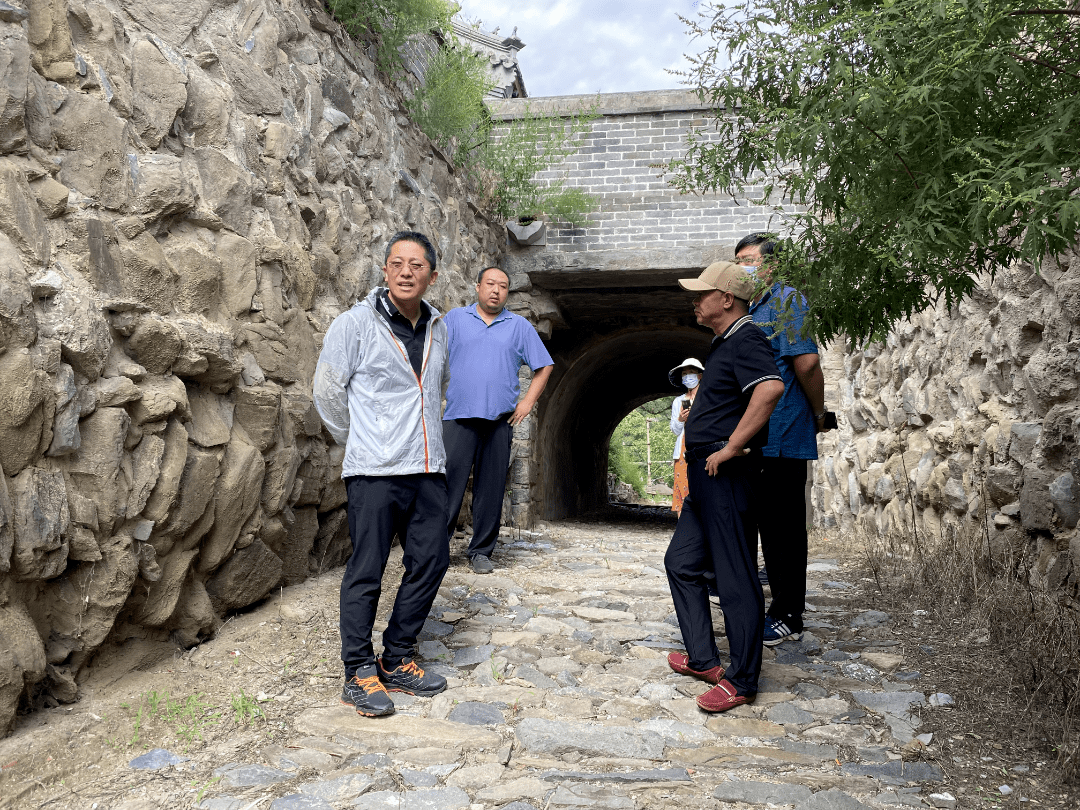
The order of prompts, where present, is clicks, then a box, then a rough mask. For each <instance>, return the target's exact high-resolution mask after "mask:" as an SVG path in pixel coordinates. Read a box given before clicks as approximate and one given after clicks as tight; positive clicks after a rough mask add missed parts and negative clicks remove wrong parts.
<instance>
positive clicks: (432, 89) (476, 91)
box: [408, 47, 493, 165]
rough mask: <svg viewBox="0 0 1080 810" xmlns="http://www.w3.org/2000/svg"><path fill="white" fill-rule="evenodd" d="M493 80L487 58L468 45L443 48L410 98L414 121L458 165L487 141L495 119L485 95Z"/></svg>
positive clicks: (432, 60) (410, 108) (434, 57)
mask: <svg viewBox="0 0 1080 810" xmlns="http://www.w3.org/2000/svg"><path fill="white" fill-rule="evenodd" d="M492 82H493V80H492V79H491V77H490V75H489V73H488V69H487V64H486V60H485V59H484V58H482V57H481V56H480V55H479V54H477V53H474V52H473V51H471V50H469V49H468V48H464V47H442V48H439V49H438V50H437V51H436V52H435V55H434V56H433V57H432V59H431V61H430V62H429V63H428V66H427V70H426V71H425V73H424V82H423V84H422V85H421V86H420V87H419V88H417V90H416V92H415V93H414V95H413V97H412V98H411V99H410V100H409V104H408V108H409V114H410V115H411V116H412V119H413V121H415V122H416V124H417V126H419V127H420V129H421V130H423V132H424V133H425V134H426V135H427V136H428V137H429V138H431V140H432V142H433V143H434V144H435V145H436V146H438V147H439V148H440V149H442V150H443V151H444V152H446V153H447V154H448V155H450V157H451V159H452V160H453V161H454V162H455V163H457V164H458V165H461V164H464V163H466V162H468V161H469V159H470V153H471V152H472V151H473V150H474V149H476V148H477V147H478V146H484V145H486V143H487V140H488V136H489V134H490V130H491V122H490V119H489V118H488V115H487V109H486V108H485V107H484V94H485V93H487V91H488V90H489V89H490V88H491V85H492Z"/></svg>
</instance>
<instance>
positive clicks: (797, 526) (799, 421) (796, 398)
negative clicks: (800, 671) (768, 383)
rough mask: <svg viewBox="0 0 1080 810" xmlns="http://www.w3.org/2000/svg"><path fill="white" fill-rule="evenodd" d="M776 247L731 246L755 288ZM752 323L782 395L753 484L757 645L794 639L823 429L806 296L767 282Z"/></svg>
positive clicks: (756, 239) (760, 236) (757, 243)
mask: <svg viewBox="0 0 1080 810" xmlns="http://www.w3.org/2000/svg"><path fill="white" fill-rule="evenodd" d="M775 247H776V244H775V242H774V241H773V237H772V236H771V235H770V234H767V233H752V234H750V235H749V236H746V237H744V238H743V239H742V240H741V241H740V242H739V244H738V245H737V246H736V247H735V260H736V261H737V262H738V263H739V264H741V265H743V267H744V268H745V269H746V270H747V271H749V272H751V273H752V274H753V275H754V276H755V277H756V281H757V282H758V287H759V288H760V287H761V286H762V285H770V284H771V282H772V273H771V270H770V267H769V260H770V258H771V257H772V256H773V253H774V250H775ZM750 315H751V316H752V317H753V319H754V323H755V324H757V325H758V326H760V327H761V329H762V330H763V331H764V332H765V334H766V335H767V336H768V337H769V342H770V343H771V344H772V348H773V359H774V360H775V361H776V365H777V368H779V369H780V375H781V377H782V378H783V380H784V393H783V396H781V398H780V402H779V403H777V406H776V409H775V410H774V411H773V413H772V416H771V417H770V418H769V441H768V443H767V444H766V445H765V447H764V448H763V449H762V457H761V459H760V461H761V472H760V477H759V479H758V482H757V486H756V487H755V492H756V493H757V497H758V507H757V509H756V510H755V511H756V512H757V516H758V530H759V532H760V533H761V551H762V554H763V555H764V557H765V570H767V571H768V577H769V587H770V589H771V591H772V603H771V604H770V605H769V609H768V611H767V613H766V616H765V636H764V644H765V645H766V646H768V647H772V646H774V645H776V644H779V643H781V642H782V641H785V640H787V639H797V638H799V637H800V636H801V634H802V630H803V611H804V610H805V602H806V562H807V537H806V528H807V526H806V479H807V471H808V468H809V466H810V465H809V461H810V460H812V459H816V458H817V457H818V454H817V434H818V433H819V432H822V431H824V430H825V429H826V428H825V424H824V422H825V378H824V376H823V375H822V373H821V363H820V361H819V358H818V347H817V344H815V343H814V341H812V340H810V339H809V338H808V337H805V336H804V335H803V321H804V319H805V315H806V299H805V298H803V296H802V295H801V294H800V293H799V292H798V291H797V290H795V289H793V288H791V287H785V286H784V285H783V284H780V283H776V284H771V286H768V287H766V288H765V290H764V291H763V292H761V293H759V294H758V295H757V297H756V298H755V299H754V300H753V301H752V302H751V303H750Z"/></svg>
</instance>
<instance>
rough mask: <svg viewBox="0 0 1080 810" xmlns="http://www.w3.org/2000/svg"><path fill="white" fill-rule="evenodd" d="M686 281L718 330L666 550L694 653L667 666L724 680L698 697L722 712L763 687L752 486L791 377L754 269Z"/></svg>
mask: <svg viewBox="0 0 1080 810" xmlns="http://www.w3.org/2000/svg"><path fill="white" fill-rule="evenodd" d="M679 285H680V286H681V287H682V288H683V289H684V290H690V291H692V292H696V293H697V296H695V298H694V315H695V316H696V317H697V322H698V323H699V324H701V325H702V326H707V327H709V328H710V329H712V330H713V332H714V333H715V335H716V337H714V338H713V342H712V346H711V347H710V349H709V355H708V358H707V359H706V360H705V373H704V375H703V377H702V380H701V384H700V387H699V389H698V394H697V397H696V398H695V400H694V405H693V407H692V408H691V409H690V415H689V417H688V418H687V420H686V427H685V428H684V434H683V435H684V437H685V445H686V463H687V477H688V479H689V484H690V495H689V497H688V498H687V499H686V500H685V501H684V502H683V510H682V514H681V515H680V517H679V522H678V524H677V525H676V527H675V534H674V535H673V536H672V538H671V543H670V545H669V546H668V550H667V554H666V555H665V557H664V565H665V567H666V568H667V575H668V584H669V585H670V586H671V598H672V601H673V602H674V603H675V614H676V616H678V619H679V628H680V629H681V630H682V636H683V643H684V644H685V645H686V653H685V654H684V653H671V654H669V655H668V664H669V666H670V667H671V668H672V669H673V670H675V671H676V672H679V673H681V674H683V675H691V676H693V677H696V678H700V679H702V680H704V681H707V682H709V683H712V684H715V686H714V687H713V688H712V689H710V690H709V691H708V692H706V693H705V694H703V695H701V696H700V697H699V698H698V700H697V703H698V706H700V707H701V708H702V709H704V710H705V711H708V712H723V711H727V710H728V709H733V708H735V707H736V706H741V705H742V704H744V703H749V702H750V701H752V700H753V699H754V697H755V695H756V694H757V682H758V675H759V673H760V672H761V642H762V634H763V632H764V627H765V600H764V597H763V595H762V592H761V583H760V582H759V581H758V578H757V530H756V523H755V521H754V519H753V516H752V515H751V514H750V508H751V503H752V498H751V485H752V481H753V477H754V473H755V470H756V466H755V465H756V462H757V461H758V459H757V458H756V457H757V456H759V455H760V454H761V448H762V447H763V446H764V445H765V443H766V442H767V440H768V435H769V416H770V415H771V414H772V411H773V408H774V407H776V403H777V401H778V400H779V399H780V396H781V394H783V392H784V383H783V380H782V378H781V376H780V372H779V371H778V369H777V367H776V363H775V362H774V361H773V352H772V347H771V346H770V345H769V340H768V338H766V337H765V334H764V333H763V332H762V331H761V329H759V328H758V327H757V326H755V325H754V323H753V320H752V319H751V317H750V314H749V310H748V302H749V301H750V299H751V298H752V297H753V295H754V282H753V280H752V279H751V277H750V275H749V274H748V273H747V272H746V271H745V270H743V269H742V268H741V267H739V265H737V264H732V263H731V262H715V263H713V264H710V265H709V266H708V267H706V268H705V270H704V271H702V273H701V275H699V276H698V277H697V278H687V279H679ZM707 571H712V572H713V573H714V574H715V576H716V590H717V591H718V592H719V594H720V609H721V610H722V611H723V613H724V628H725V633H726V635H727V639H728V648H729V651H730V659H731V663H730V666H729V667H728V668H727V670H725V669H724V667H723V666H722V665H721V663H720V652H719V650H718V649H717V647H716V642H715V641H714V639H713V624H712V613H711V611H710V609H709V596H708V591H707V586H706V579H705V574H706V572H707Z"/></svg>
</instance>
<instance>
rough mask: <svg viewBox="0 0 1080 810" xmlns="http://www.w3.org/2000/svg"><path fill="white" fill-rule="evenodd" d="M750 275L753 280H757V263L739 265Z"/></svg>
mask: <svg viewBox="0 0 1080 810" xmlns="http://www.w3.org/2000/svg"><path fill="white" fill-rule="evenodd" d="M739 266H740V267H742V269H743V270H745V271H746V273H747V275H749V276H750V278H751V280H752V281H754V282H757V265H755V264H742V265H739Z"/></svg>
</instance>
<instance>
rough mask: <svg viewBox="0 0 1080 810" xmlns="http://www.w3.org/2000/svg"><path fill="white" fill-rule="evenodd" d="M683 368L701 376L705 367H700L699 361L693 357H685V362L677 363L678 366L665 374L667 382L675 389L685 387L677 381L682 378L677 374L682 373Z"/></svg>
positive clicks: (680, 381)
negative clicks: (698, 372)
mask: <svg viewBox="0 0 1080 810" xmlns="http://www.w3.org/2000/svg"><path fill="white" fill-rule="evenodd" d="M684 368H692V369H696V370H697V371H700V372H701V373H702V374H704V373H705V366H703V365H701V361H700V360H698V359H697V358H695V357H687V358H686V359H685V360H683V361H682V362H681V363H679V365H677V366H675V368H673V369H672V370H671V371H669V372H668V373H667V378H668V382H670V383H671V384H672V385H674V386H675V387H676V388H684V387H685V386H684V385H683V384H682V380H681V379H679V378H680V377H681V376H682V375H681V374H679V372H680V371H682V370H683V369H684Z"/></svg>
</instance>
